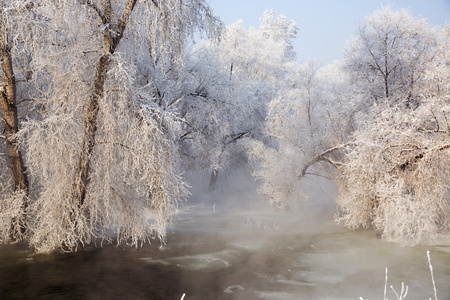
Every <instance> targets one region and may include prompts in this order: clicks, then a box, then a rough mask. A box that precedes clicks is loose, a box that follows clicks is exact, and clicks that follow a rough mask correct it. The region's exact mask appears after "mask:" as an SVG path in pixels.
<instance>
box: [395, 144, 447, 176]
mask: <svg viewBox="0 0 450 300" xmlns="http://www.w3.org/2000/svg"><path fill="white" fill-rule="evenodd" d="M446 149H450V143H448V144H444V145H441V146H438V147H432V148H428V149H425V150H424V151H422V152H421V153H419V154H417V155H415V156H414V157H412V158H410V159H408V160H407V161H405V162H404V163H402V164H400V165H397V166H396V167H394V169H392V171H394V170H395V169H399V170H401V171H404V170H406V168H408V167H409V166H411V165H412V164H414V163H416V162H418V161H420V160H421V159H422V158H424V157H425V156H426V155H427V154H429V153H431V152H434V151H437V152H439V151H443V150H446Z"/></svg>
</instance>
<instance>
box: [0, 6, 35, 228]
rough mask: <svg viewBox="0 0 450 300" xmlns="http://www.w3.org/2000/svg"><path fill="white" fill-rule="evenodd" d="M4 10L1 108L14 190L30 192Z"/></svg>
mask: <svg viewBox="0 0 450 300" xmlns="http://www.w3.org/2000/svg"><path fill="white" fill-rule="evenodd" d="M2 13H3V11H0V59H1V68H2V78H3V86H2V88H1V91H0V108H1V110H2V112H3V123H4V124H5V135H6V147H7V150H8V158H9V161H10V163H11V167H12V171H13V176H14V190H15V191H20V190H23V191H25V193H26V194H28V178H27V173H26V168H25V165H24V162H23V158H22V154H21V152H20V150H19V148H18V140H17V138H16V133H17V131H18V129H19V121H18V116H17V99H16V79H15V76H14V70H13V66H12V58H11V49H10V47H9V44H8V40H7V31H6V28H5V24H4V20H3V17H2ZM27 205H28V203H27V197H24V198H23V202H22V206H21V215H19V216H17V218H20V220H19V224H21V226H20V229H18V228H16V229H15V230H20V233H22V234H23V233H24V232H25V230H26V208H27ZM11 235H12V236H17V235H16V233H15V232H11Z"/></svg>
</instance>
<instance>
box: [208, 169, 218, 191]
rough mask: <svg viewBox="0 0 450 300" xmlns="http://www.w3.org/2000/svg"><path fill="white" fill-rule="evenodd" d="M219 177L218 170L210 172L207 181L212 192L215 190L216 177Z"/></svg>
mask: <svg viewBox="0 0 450 300" xmlns="http://www.w3.org/2000/svg"><path fill="white" fill-rule="evenodd" d="M218 176H219V170H215V169H213V170H212V171H211V177H210V179H209V189H210V190H214V189H215V188H216V183H217V177H218Z"/></svg>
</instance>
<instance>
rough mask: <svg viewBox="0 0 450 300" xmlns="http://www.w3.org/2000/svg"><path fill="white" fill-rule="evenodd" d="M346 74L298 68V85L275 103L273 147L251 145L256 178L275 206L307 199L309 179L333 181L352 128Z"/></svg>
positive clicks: (270, 129) (270, 126) (270, 123)
mask: <svg viewBox="0 0 450 300" xmlns="http://www.w3.org/2000/svg"><path fill="white" fill-rule="evenodd" d="M342 74H343V73H342V70H340V69H339V67H338V66H337V65H336V66H333V67H331V66H330V67H328V68H327V69H323V70H321V69H320V68H319V67H318V66H317V64H315V63H314V62H311V61H310V62H306V63H305V64H303V65H301V66H299V67H298V70H297V72H296V76H295V77H294V85H293V87H292V88H291V89H289V90H286V91H285V92H284V93H282V94H281V95H280V96H278V97H277V98H275V99H273V100H272V101H271V102H270V105H269V107H270V110H269V114H268V117H267V121H266V132H267V134H268V135H269V136H271V137H273V138H274V139H275V141H276V142H275V143H274V144H272V145H264V144H263V143H261V142H252V144H251V147H250V154H251V156H252V157H253V158H254V159H255V160H256V161H257V162H259V164H260V167H259V168H258V169H257V171H256V176H257V177H258V178H260V179H262V182H263V183H262V187H261V191H262V192H263V193H264V194H266V195H268V196H269V198H270V202H271V203H273V204H276V205H277V206H279V207H283V208H288V207H289V203H290V202H292V201H294V200H299V199H304V198H305V195H306V194H305V192H304V186H303V183H302V179H303V178H304V177H305V176H308V177H309V176H315V175H318V176H327V177H328V176H330V174H328V172H324V170H326V171H331V170H329V167H330V166H334V165H335V163H334V159H335V157H336V155H337V152H339V150H340V149H342V148H343V147H344V145H345V143H346V142H347V140H348V134H349V132H351V131H352V129H351V115H350V111H351V110H350V108H351V107H353V106H352V105H351V101H350V100H351V98H350V97H349V95H350V93H349V92H350V90H351V89H350V88H349V87H348V84H347V82H346V77H345V76H342Z"/></svg>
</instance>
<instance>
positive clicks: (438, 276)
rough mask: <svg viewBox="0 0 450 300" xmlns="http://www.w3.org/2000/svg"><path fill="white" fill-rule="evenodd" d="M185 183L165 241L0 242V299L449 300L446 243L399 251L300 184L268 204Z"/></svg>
mask: <svg viewBox="0 0 450 300" xmlns="http://www.w3.org/2000/svg"><path fill="white" fill-rule="evenodd" d="M207 179H208V177H207V176H203V177H199V178H197V179H196V180H194V181H193V194H192V195H191V197H190V199H189V200H188V201H186V202H184V203H182V204H180V206H179V210H180V213H179V215H178V217H177V219H176V221H175V224H174V227H173V228H170V229H169V233H168V240H167V244H166V245H162V246H161V245H160V243H159V242H158V241H155V242H153V243H152V244H151V245H144V246H143V247H139V248H137V249H135V248H129V247H122V246H121V247H115V246H112V245H104V246H103V248H98V249H94V248H90V247H88V248H87V249H85V250H82V251H79V252H77V253H71V254H58V253H56V254H37V255H32V254H29V253H28V250H27V249H26V247H24V246H17V245H2V246H0V299H181V297H182V295H183V294H185V297H184V299H186V300H189V299H242V300H245V299H359V297H363V298H364V299H371V300H372V299H382V298H383V289H384V280H385V267H387V268H388V270H389V281H388V288H389V286H390V285H392V286H393V287H394V288H395V289H396V291H397V292H400V288H401V282H402V281H403V282H404V283H405V284H406V285H408V287H409V290H408V296H407V297H406V299H428V298H430V297H431V298H433V296H434V294H433V287H432V282H431V277H430V271H429V268H428V262H427V257H426V251H427V250H430V253H431V260H432V264H433V267H434V276H435V280H436V285H437V290H438V299H441V300H442V299H444V300H445V299H450V288H449V285H448V282H450V264H449V263H448V262H450V246H449V243H448V241H447V242H445V241H442V242H441V243H439V244H438V245H420V246H402V245H399V244H396V243H390V242H386V241H384V240H380V239H377V237H376V233H375V232H374V231H372V230H356V231H351V230H349V229H346V228H343V227H340V226H338V225H336V223H335V222H334V221H333V215H334V213H336V208H335V205H334V203H333V201H332V198H331V197H332V196H333V193H334V190H333V188H332V187H331V186H327V184H326V183H325V182H322V184H321V187H319V186H318V185H316V184H312V183H311V185H310V186H308V187H307V188H308V190H310V191H311V193H310V199H309V200H308V201H299V202H298V203H294V204H293V205H292V206H291V207H290V209H289V211H287V212H286V211H283V210H279V209H277V208H274V207H270V206H269V205H268V204H267V200H265V199H263V198H262V196H260V195H258V194H257V193H256V189H257V185H256V183H255V182H254V181H253V179H251V177H250V176H248V175H243V174H239V173H231V174H230V175H229V176H228V177H227V178H226V179H224V178H222V180H221V181H219V185H218V187H217V188H216V190H215V191H214V192H210V191H207V188H206V187H207V182H208V180H207ZM387 297H388V298H389V299H395V294H394V293H393V292H392V291H389V292H388V294H387Z"/></svg>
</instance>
